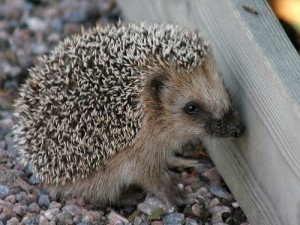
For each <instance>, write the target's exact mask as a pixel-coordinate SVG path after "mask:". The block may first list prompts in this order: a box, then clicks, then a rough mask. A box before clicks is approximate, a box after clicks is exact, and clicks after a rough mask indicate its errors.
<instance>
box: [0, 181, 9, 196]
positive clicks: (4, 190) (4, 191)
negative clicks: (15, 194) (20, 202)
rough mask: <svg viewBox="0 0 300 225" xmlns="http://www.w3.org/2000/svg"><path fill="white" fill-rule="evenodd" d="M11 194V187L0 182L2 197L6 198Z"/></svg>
mask: <svg viewBox="0 0 300 225" xmlns="http://www.w3.org/2000/svg"><path fill="white" fill-rule="evenodd" d="M10 194H11V188H10V187H8V186H7V185H3V184H0V199H5V198H6V197H7V196H9V195H10Z"/></svg>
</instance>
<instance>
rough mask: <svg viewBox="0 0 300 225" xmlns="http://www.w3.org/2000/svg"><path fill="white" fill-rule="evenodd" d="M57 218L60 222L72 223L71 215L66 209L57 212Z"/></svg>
mask: <svg viewBox="0 0 300 225" xmlns="http://www.w3.org/2000/svg"><path fill="white" fill-rule="evenodd" d="M57 219H58V220H59V221H60V222H62V223H65V224H72V223H73V216H72V215H71V214H70V213H68V212H66V211H63V212H61V213H59V214H57Z"/></svg>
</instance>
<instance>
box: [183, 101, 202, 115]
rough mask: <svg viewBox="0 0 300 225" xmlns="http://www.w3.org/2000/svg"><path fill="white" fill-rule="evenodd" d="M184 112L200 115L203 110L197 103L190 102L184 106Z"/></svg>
mask: <svg viewBox="0 0 300 225" xmlns="http://www.w3.org/2000/svg"><path fill="white" fill-rule="evenodd" d="M184 111H185V112H186V113H188V114H194V113H199V112H200V111H201V108H200V106H199V104H197V103H196V102H189V103H187V104H186V105H185V106H184Z"/></svg>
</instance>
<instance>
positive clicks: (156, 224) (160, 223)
mask: <svg viewBox="0 0 300 225" xmlns="http://www.w3.org/2000/svg"><path fill="white" fill-rule="evenodd" d="M151 225H164V223H163V222H162V221H153V222H151Z"/></svg>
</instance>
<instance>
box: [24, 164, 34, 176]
mask: <svg viewBox="0 0 300 225" xmlns="http://www.w3.org/2000/svg"><path fill="white" fill-rule="evenodd" d="M24 173H25V175H26V176H27V177H30V176H31V175H32V167H31V165H26V166H25V167H24Z"/></svg>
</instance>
